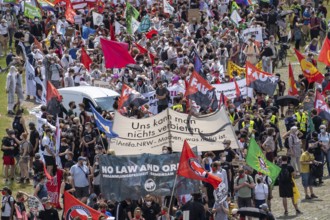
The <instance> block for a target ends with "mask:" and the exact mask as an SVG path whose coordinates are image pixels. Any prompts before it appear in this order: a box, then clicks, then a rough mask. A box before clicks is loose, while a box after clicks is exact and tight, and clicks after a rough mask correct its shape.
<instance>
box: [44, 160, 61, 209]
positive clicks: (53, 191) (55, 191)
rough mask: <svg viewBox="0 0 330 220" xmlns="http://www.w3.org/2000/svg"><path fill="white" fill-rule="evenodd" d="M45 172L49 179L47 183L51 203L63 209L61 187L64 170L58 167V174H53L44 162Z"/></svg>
mask: <svg viewBox="0 0 330 220" xmlns="http://www.w3.org/2000/svg"><path fill="white" fill-rule="evenodd" d="M44 173H45V176H46V177H47V180H48V181H47V183H46V187H47V191H48V194H49V195H51V196H50V197H49V198H50V203H51V204H52V206H54V207H55V208H57V209H62V207H61V204H60V189H61V182H62V176H63V171H62V170H60V169H58V170H57V171H56V175H55V176H51V175H50V174H49V173H48V171H47V169H46V165H45V164H44Z"/></svg>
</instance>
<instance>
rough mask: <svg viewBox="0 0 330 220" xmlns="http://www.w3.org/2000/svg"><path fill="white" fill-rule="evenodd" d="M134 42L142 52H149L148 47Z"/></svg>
mask: <svg viewBox="0 0 330 220" xmlns="http://www.w3.org/2000/svg"><path fill="white" fill-rule="evenodd" d="M134 44H135V46H136V47H137V48H138V49H139V51H140V53H141V54H146V53H148V50H147V49H146V48H144V47H142V46H141V45H140V44H138V43H134Z"/></svg>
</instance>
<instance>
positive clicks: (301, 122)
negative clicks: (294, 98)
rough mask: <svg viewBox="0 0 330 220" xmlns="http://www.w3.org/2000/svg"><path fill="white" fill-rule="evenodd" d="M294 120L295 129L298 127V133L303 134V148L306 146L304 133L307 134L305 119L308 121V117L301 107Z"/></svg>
mask: <svg viewBox="0 0 330 220" xmlns="http://www.w3.org/2000/svg"><path fill="white" fill-rule="evenodd" d="M294 119H295V120H296V122H297V123H298V124H297V127H298V129H299V131H300V132H302V133H303V136H302V140H301V141H302V146H303V147H305V145H306V132H307V119H308V116H307V114H306V113H305V112H304V108H303V106H300V107H299V111H298V112H296V113H295V114H294Z"/></svg>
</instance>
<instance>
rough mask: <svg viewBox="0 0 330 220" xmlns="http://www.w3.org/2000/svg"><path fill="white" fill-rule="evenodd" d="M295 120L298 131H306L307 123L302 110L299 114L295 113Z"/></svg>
mask: <svg viewBox="0 0 330 220" xmlns="http://www.w3.org/2000/svg"><path fill="white" fill-rule="evenodd" d="M295 115H296V119H297V122H298V123H299V125H300V126H299V130H300V131H306V125H307V115H306V114H305V113H304V112H303V113H302V115H300V113H299V112H296V113H295Z"/></svg>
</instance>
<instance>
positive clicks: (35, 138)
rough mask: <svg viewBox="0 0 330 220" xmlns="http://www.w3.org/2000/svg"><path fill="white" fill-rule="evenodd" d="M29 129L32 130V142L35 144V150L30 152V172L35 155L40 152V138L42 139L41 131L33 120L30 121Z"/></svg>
mask: <svg viewBox="0 0 330 220" xmlns="http://www.w3.org/2000/svg"><path fill="white" fill-rule="evenodd" d="M29 130H30V139H29V141H30V143H31V145H32V146H33V151H32V152H30V166H29V167H30V169H31V170H30V172H31V171H32V167H33V166H32V163H33V159H34V156H35V154H36V153H37V152H39V140H40V136H39V132H38V131H37V129H36V126H35V124H34V123H33V122H30V123H29Z"/></svg>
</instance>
